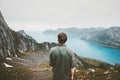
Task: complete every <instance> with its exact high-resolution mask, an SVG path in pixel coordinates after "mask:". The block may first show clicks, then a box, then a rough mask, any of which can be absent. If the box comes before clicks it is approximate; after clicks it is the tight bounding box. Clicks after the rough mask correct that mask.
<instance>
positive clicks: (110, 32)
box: [83, 27, 120, 49]
mask: <svg viewBox="0 0 120 80" xmlns="http://www.w3.org/2000/svg"><path fill="white" fill-rule="evenodd" d="M83 39H85V40H89V41H92V42H97V43H100V44H103V45H106V46H109V47H114V48H119V49H120V27H111V28H109V29H106V30H103V31H98V32H94V33H91V34H88V35H87V36H85V37H84V38H83Z"/></svg>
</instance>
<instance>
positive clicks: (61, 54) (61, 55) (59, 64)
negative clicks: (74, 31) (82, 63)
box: [49, 45, 75, 80]
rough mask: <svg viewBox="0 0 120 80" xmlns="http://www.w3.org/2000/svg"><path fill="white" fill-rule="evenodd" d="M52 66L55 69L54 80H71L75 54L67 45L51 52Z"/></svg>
mask: <svg viewBox="0 0 120 80" xmlns="http://www.w3.org/2000/svg"><path fill="white" fill-rule="evenodd" d="M49 59H50V60H49V61H50V66H52V67H53V80H70V78H71V68H73V67H74V66H75V63H74V59H75V57H74V53H73V52H72V51H71V50H70V49H69V48H68V47H66V46H65V45H59V46H56V47H53V48H51V50H50V58H49Z"/></svg>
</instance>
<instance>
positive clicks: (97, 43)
mask: <svg viewBox="0 0 120 80" xmlns="http://www.w3.org/2000/svg"><path fill="white" fill-rule="evenodd" d="M81 40H84V41H87V42H90V43H94V44H96V45H100V46H103V47H106V48H112V49H117V50H120V48H118V47H115V46H109V45H105V44H103V43H100V42H94V41H91V40H85V39H81Z"/></svg>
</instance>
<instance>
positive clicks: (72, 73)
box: [71, 67, 76, 80]
mask: <svg viewBox="0 0 120 80" xmlns="http://www.w3.org/2000/svg"><path fill="white" fill-rule="evenodd" d="M75 69H76V68H75V67H74V68H72V69H71V80H73V79H74V72H75Z"/></svg>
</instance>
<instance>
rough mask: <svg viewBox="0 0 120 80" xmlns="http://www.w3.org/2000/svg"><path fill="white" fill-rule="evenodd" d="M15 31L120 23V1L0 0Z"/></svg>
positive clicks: (2, 8) (107, 25) (0, 5)
mask: <svg viewBox="0 0 120 80" xmlns="http://www.w3.org/2000/svg"><path fill="white" fill-rule="evenodd" d="M0 10H1V12H2V14H3V16H4V18H5V20H6V21H7V23H8V25H9V27H10V28H12V29H13V30H21V29H23V30H26V31H36V30H38V31H39V30H45V29H56V28H67V27H79V28H85V27H86V28H87V27H93V26H94V27H111V26H120V0H0Z"/></svg>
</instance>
